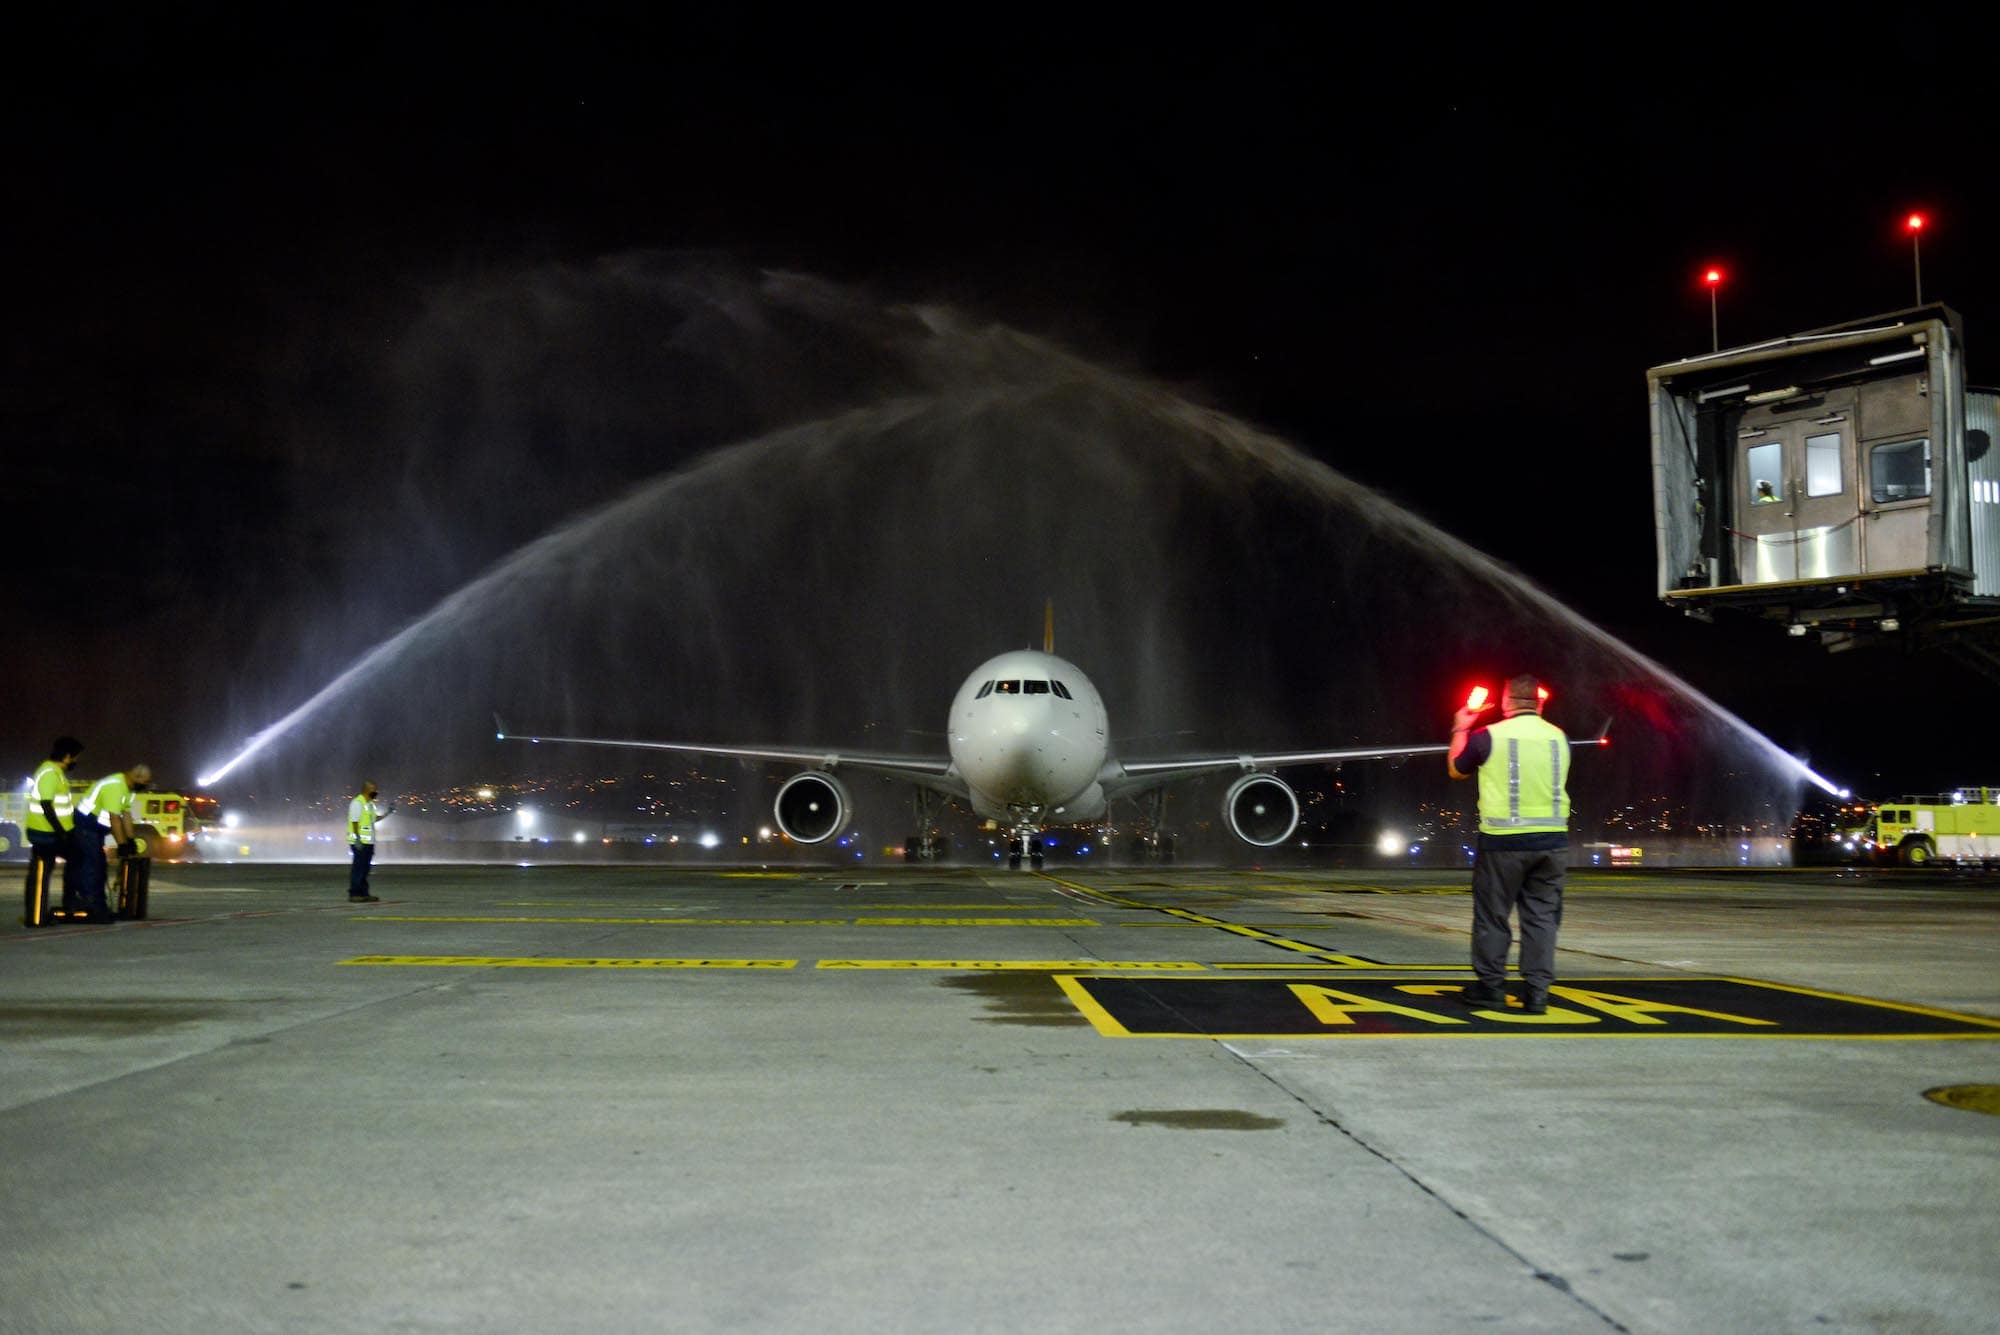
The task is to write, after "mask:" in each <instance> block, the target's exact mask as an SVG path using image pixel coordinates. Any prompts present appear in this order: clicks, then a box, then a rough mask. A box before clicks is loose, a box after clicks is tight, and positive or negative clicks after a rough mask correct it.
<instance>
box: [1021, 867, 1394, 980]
mask: <svg viewBox="0 0 2000 1335" xmlns="http://www.w3.org/2000/svg"><path fill="white" fill-rule="evenodd" d="M1037 874H1038V875H1040V876H1041V877H1042V879H1043V880H1045V881H1054V882H1055V883H1056V884H1057V885H1060V886H1062V887H1064V888H1065V889H1068V890H1074V891H1077V892H1078V893H1080V894H1086V895H1091V896H1094V897H1095V898H1098V899H1101V900H1106V901H1108V902H1110V903H1112V904H1115V905H1117V906H1119V907H1120V908H1132V909H1148V910H1150V911H1152V912H1154V913H1164V914H1166V915H1167V916H1168V917H1170V918H1179V919H1181V920H1182V921H1184V922H1192V923H1199V924H1200V925H1202V926H1203V927H1213V928H1215V929H1216V930H1217V931H1222V932H1230V933H1233V934H1234V935H1236V936H1247V937H1249V938H1250V939H1251V940H1253V941H1262V942H1263V943H1264V944H1265V945H1267V946H1276V947H1277V948H1278V949H1280V950H1289V951H1293V952H1295V953H1297V954H1301V955H1311V956H1312V957H1314V958H1315V959H1319V960H1324V961H1328V962H1330V963H1334V964H1362V965H1365V964H1367V963H1368V961H1367V960H1356V959H1355V958H1354V957H1353V956H1352V955H1342V954H1339V953H1338V952H1335V951H1331V950H1327V949H1324V948H1323V947H1320V946H1315V945H1310V944H1308V943H1307V942H1304V941H1294V940H1292V939H1291V938H1290V937H1284V936H1277V935H1274V934H1273V933H1270V932H1266V931H1262V930H1260V929H1258V928H1255V927H1244V926H1242V925H1240V924H1237V923H1233V922H1228V921H1225V920H1224V919H1221V918H1211V917H1209V916H1208V915H1207V914H1205V913H1195V912H1192V911H1191V910H1188V909H1175V908H1168V907H1166V906H1165V905H1163V904H1148V903H1146V902H1145V901H1144V900H1138V899H1128V898H1126V897H1125V896H1123V895H1114V894H1110V893H1108V892H1106V891H1103V890H1098V889H1096V888H1094V887H1092V886H1088V885H1080V884H1078V883H1077V882H1075V881H1066V880H1064V879H1063V878H1062V877H1060V876H1051V875H1049V874H1048V873H1047V872H1040V873H1037ZM1301 925H1316V924H1301Z"/></svg>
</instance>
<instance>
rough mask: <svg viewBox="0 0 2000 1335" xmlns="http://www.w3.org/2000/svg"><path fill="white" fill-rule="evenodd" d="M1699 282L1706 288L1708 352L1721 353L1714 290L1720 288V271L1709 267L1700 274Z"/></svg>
mask: <svg viewBox="0 0 2000 1335" xmlns="http://www.w3.org/2000/svg"><path fill="white" fill-rule="evenodd" d="M1701 281H1702V282H1703V283H1704V284H1706V285H1707V287H1708V350H1709V351H1710V352H1721V351H1722V324H1721V321H1720V319H1719V318H1718V317H1717V315H1716V313H1715V290H1716V289H1717V288H1719V287H1721V286H1722V270H1720V269H1717V268H1714V267H1713V266H1711V267H1710V268H1709V269H1708V271H1707V272H1706V273H1704V274H1702V276H1701Z"/></svg>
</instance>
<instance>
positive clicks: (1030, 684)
mask: <svg viewBox="0 0 2000 1335" xmlns="http://www.w3.org/2000/svg"><path fill="white" fill-rule="evenodd" d="M1021 685H1022V687H1023V688H1025V689H1026V691H1027V693H1028V694H1029V695H1047V694H1048V693H1049V684H1048V683H1047V682H1045V681H1024V682H1022V683H1021Z"/></svg>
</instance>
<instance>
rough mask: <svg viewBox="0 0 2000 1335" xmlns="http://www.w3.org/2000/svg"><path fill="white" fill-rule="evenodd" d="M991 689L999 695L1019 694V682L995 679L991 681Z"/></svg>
mask: <svg viewBox="0 0 2000 1335" xmlns="http://www.w3.org/2000/svg"><path fill="white" fill-rule="evenodd" d="M993 689H994V691H995V692H996V693H998V694H1000V695H1019V694H1020V693H1021V683H1020V682H1018V681H996V682H994V683H993Z"/></svg>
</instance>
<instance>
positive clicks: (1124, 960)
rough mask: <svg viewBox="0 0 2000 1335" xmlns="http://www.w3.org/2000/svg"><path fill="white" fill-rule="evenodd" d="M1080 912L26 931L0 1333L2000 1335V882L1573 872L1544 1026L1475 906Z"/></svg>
mask: <svg viewBox="0 0 2000 1335" xmlns="http://www.w3.org/2000/svg"><path fill="white" fill-rule="evenodd" d="M1050 872H1051V874H1050V875H1047V876H1037V875H1032V874H1027V873H1017V874H1012V875H1010V874H1007V873H1005V872H999V871H995V870H992V869H987V868H971V869H953V868H949V867H947V868H941V869H924V868H908V869H905V868H903V867H900V866H898V867H894V868H891V869H883V868H879V867H871V866H864V865H862V864H859V863H857V864H856V865H855V866H854V867H852V868H842V867H829V868H826V869H824V870H818V869H815V870H803V871H801V870H797V869H787V870H779V869H772V870H770V871H763V870H759V869H756V868H741V869H721V868H716V867H702V868H692V867H587V868H585V867H572V868H565V867H535V868H520V867H514V866H458V867H448V866H408V865H392V866H389V867H382V868H378V869H377V872H376V878H375V880H376V892H377V893H378V894H380V895H381V896H382V897H383V902H382V903H380V904H375V905H367V906H349V905H348V904H346V903H345V901H344V889H345V868H344V867H343V866H340V865H329V866H324V867H300V866H276V865H236V866H201V867H197V866H166V865H162V866H159V867H157V868H156V869H155V874H154V882H153V917H152V919H151V920H150V921H148V922H145V923H124V924H120V925H118V926H115V927H82V926H79V927H67V926H63V927H55V928H43V929H37V930H34V931H29V930H27V929H24V928H22V927H20V926H18V922H17V920H16V921H13V922H10V924H9V926H8V927H6V928H5V929H0V1035H4V1040H5V1041H4V1046H0V1133H4V1136H5V1144H6V1147H7V1148H6V1150H5V1151H4V1153H0V1330H6V1331H36V1332H41V1331H86V1330H88V1331H93V1332H95V1331H104V1330H149V1331H251V1330H259V1331H261V1330H271V1329H289V1330H303V1331H384V1330H397V1331H432V1330H477V1331H496V1330H509V1331H511V1330H540V1331H547V1330H578V1329H591V1330H685V1331H710V1330H743V1331H794V1330H798V1331H804V1330H815V1331H827V1330H831V1331H863V1330H866V1331H882V1330H898V1331H900V1330H924V1331H930V1330H936V1331H955V1332H956V1331H1015V1330H1022V1331H1026V1330H1033V1331H1037V1332H1066V1331H1086V1330H1088V1331H1196V1330H1204V1331H1207V1330H1216V1329H1227V1330H1239V1331H1294V1330H1307V1329H1315V1330H1317V1329H1337V1330H1354V1331H1389V1332H1396V1331H1435V1330H1440V1329H1449V1328H1466V1327H1473V1328H1478V1329H1486V1330H1496V1331H1605V1330H1631V1331H1648V1332H1650V1331H1661V1332H1667V1331H1676V1332H1678V1331H1686V1330H1696V1329H1700V1330H1712V1331H1736V1330H1742V1331H1814V1332H1825V1331H1885V1332H1886V1331H1893V1332H1929V1331H1939V1332H1943V1331H1975V1330H1990V1329H1993V1328H1994V1322H1995V1316H1994V1314H1995V1313H1996V1312H2000V1263H1996V1262H2000V1257H1996V1253H1995V1245H1994V1238H1995V1237H2000V1117H1994V1116H1988V1115H1983V1114H1981V1113H1980V1112H1977V1111H1968V1110H1965V1109H1961V1108H1955V1107H1949V1106H1945V1105H1943V1104H1941V1103H1938V1102H1934V1101H1931V1100H1928V1099H1926V1098H1925V1097H1924V1091H1926V1090H1929V1089H1933V1088H1935V1087H1940V1086H1959V1085H2000V967H1996V965H2000V950H1997V949H1996V948H2000V915H1997V914H1996V910H2000V882H1996V881H1994V880H1990V879H1988V880H1980V879H1976V878H1975V879H1967V878H1953V877H1945V876H1940V877H1937V878H1912V877H1901V876H1867V875H1862V876H1856V875H1853V874H1839V873H1832V872H1828V873H1787V874H1768V873H1767V874H1728V875H1720V874H1718V875H1703V874H1698V873H1676V874H1672V875H1664V876H1661V875H1645V876H1625V875H1615V874H1607V875H1597V874H1590V873H1578V874H1576V875H1575V877H1574V878H1573V880H1572V885H1571V892H1570V895H1569V900H1568V905H1567V909H1566V918H1565V922H1564V925H1563V935H1562V947H1563V949H1562V951H1561V952H1560V954H1559V957H1558V962H1559V968H1560V972H1561V975H1562V980H1561V984H1560V985H1559V986H1560V987H1561V988H1563V989H1566V991H1563V992H1560V993H1559V995H1558V997H1557V998H1556V999H1555V1000H1556V1005H1555V1006H1553V1007H1552V1009H1551V1013H1550V1016H1548V1017H1542V1018H1540V1019H1534V1018H1531V1017H1526V1016H1523V1015H1520V1014H1519V1013H1518V1012H1508V1013H1501V1012H1470V1011H1468V1010H1467V1009H1466V1008H1465V1007H1463V1006H1461V1005H1459V1004H1457V1003H1456V1002H1455V1001H1454V1000H1453V996H1454V995H1455V993H1454V990H1453V989H1455V988H1456V987H1457V986H1459V985H1461V984H1462V983H1464V982H1465V981H1467V978H1468V975H1467V974H1466V973H1465V972H1464V970H1463V963H1464V959H1465V953H1466V938H1467V926H1468V923H1469V919H1470V901H1469V899H1468V898H1467V896H1466V895H1465V893H1464V886H1465V882H1466V880H1467V877H1466V876H1465V875H1464V874H1463V873H1435V872H1383V873H1372V874H1371V873H1337V872H1294V871H1284V872H1274V873H1262V872H1245V871H1216V870H1197V869H1168V870H1162V869H1142V870H1130V871H1103V870H1099V869H1096V868H1083V869H1077V868H1070V867H1061V868H1058V867H1055V866H1051V868H1050ZM1724 980H1737V981H1724ZM1918 1031H1922V1032H1921V1033H1919V1032H1918ZM1218 1034H1220V1035H1226V1036H1222V1037H1217V1036H1215V1035H1218ZM1165 1035H1177V1036H1165ZM1606 1040H1609V1041H1606Z"/></svg>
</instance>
